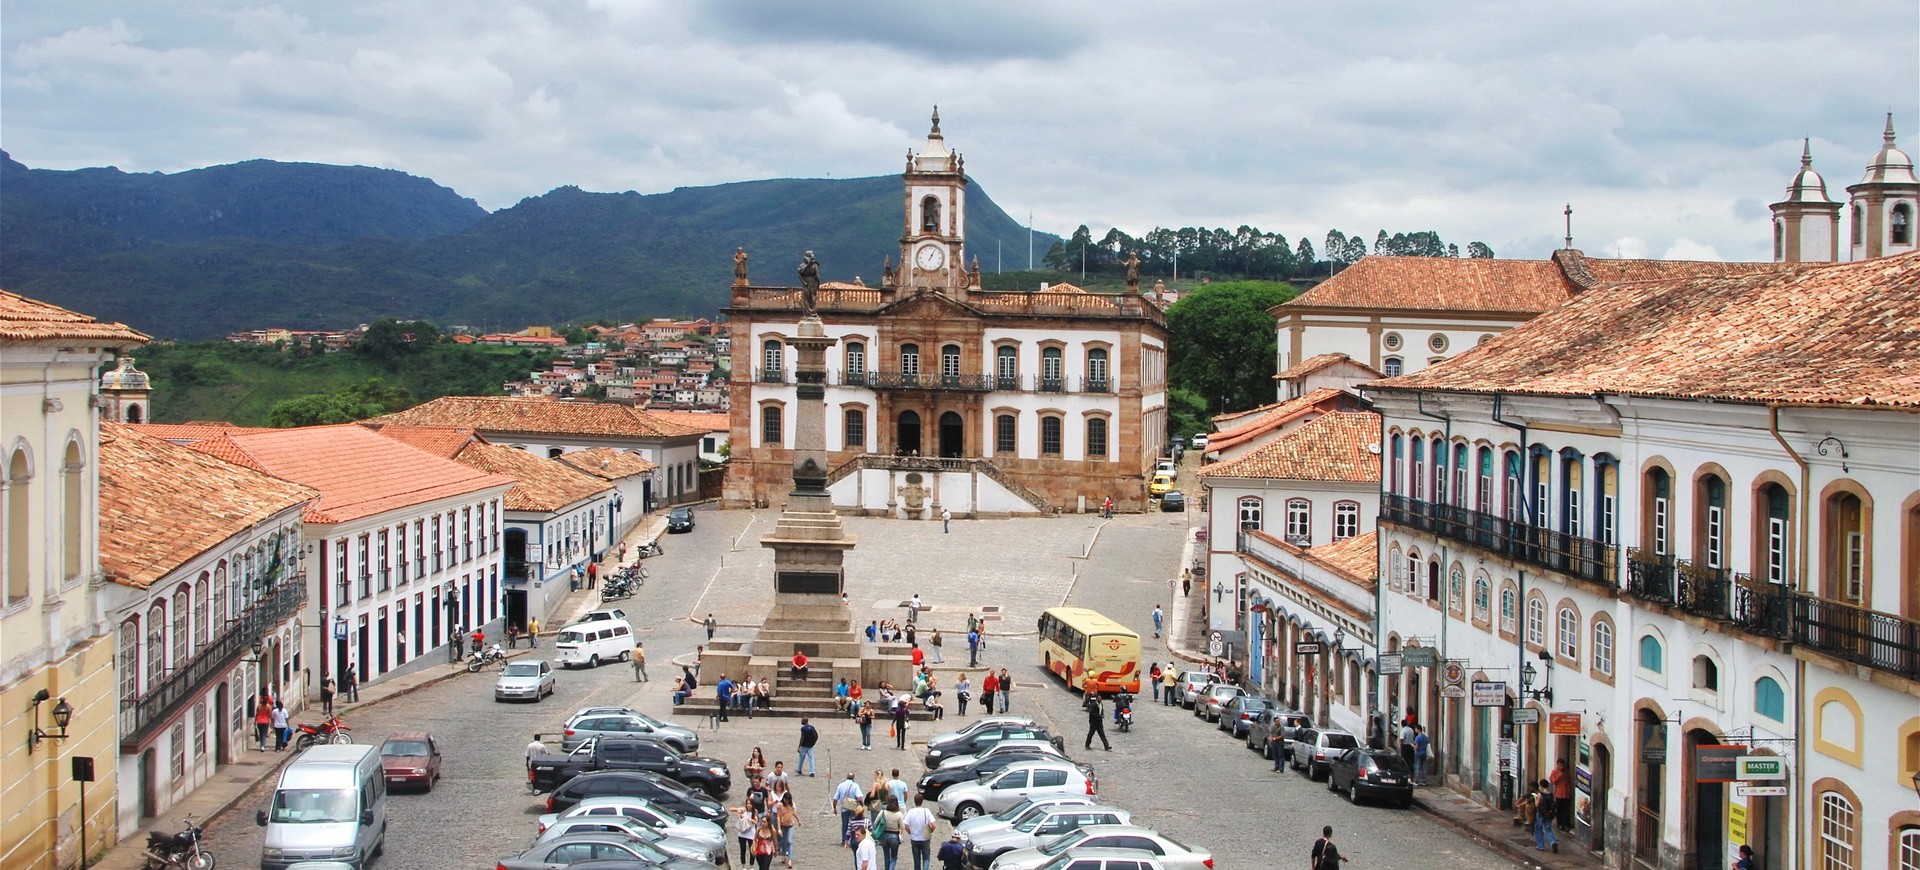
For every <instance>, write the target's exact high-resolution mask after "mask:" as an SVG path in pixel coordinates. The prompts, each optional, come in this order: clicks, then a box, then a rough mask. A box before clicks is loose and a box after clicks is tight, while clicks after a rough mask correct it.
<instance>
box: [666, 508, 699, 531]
mask: <svg viewBox="0 0 1920 870" xmlns="http://www.w3.org/2000/svg"><path fill="white" fill-rule="evenodd" d="M691 531H693V508H690V507H677V508H674V509H673V510H671V511H668V512H667V534H670V535H677V534H680V533H681V532H691Z"/></svg>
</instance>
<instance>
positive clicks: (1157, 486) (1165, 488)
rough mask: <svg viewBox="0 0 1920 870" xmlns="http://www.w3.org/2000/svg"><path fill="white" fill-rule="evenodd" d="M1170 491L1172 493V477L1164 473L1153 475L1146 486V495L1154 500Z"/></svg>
mask: <svg viewBox="0 0 1920 870" xmlns="http://www.w3.org/2000/svg"><path fill="white" fill-rule="evenodd" d="M1172 491H1173V475H1171V474H1168V473H1166V472H1164V471H1162V472H1159V473H1157V474H1155V475H1154V476H1153V480H1152V481H1151V482H1149V483H1148V484H1147V495H1150V496H1153V497H1155V498H1159V497H1160V496H1163V495H1166V494H1167V493H1169V492H1172Z"/></svg>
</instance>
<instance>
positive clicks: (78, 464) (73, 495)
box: [60, 444, 87, 580]
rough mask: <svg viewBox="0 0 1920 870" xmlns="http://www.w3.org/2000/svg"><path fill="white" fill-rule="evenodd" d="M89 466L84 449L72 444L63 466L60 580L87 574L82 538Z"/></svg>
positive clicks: (61, 464) (85, 523)
mask: <svg viewBox="0 0 1920 870" xmlns="http://www.w3.org/2000/svg"><path fill="white" fill-rule="evenodd" d="M84 483H86V463H84V462H83V461H82V460H81V458H80V445H79V444H68V445H67V455H66V460H65V461H64V462H62V463H60V489H61V492H60V507H61V508H62V516H61V523H60V544H61V546H60V577H61V579H63V580H73V579H76V578H78V577H79V576H80V574H81V572H82V571H84V570H86V569H85V567H84V566H82V565H81V564H80V535H81V532H82V531H83V530H85V529H86V527H87V522H86V516H85V514H86V509H87V505H86V500H85V499H84V498H83V497H82V493H83V492H85V489H84V487H83V486H82V485H83V484H84Z"/></svg>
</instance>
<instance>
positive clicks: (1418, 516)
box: [1380, 495, 1617, 589]
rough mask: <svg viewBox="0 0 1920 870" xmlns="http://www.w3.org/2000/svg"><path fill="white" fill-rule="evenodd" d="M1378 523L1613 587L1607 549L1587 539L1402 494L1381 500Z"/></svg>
mask: <svg viewBox="0 0 1920 870" xmlns="http://www.w3.org/2000/svg"><path fill="white" fill-rule="evenodd" d="M1380 518H1381V519H1383V520H1387V521H1389V522H1393V523H1397V524H1399V525H1403V526H1407V527H1409V528H1414V529H1418V530H1420V531H1423V532H1428V533H1431V534H1433V535H1437V536H1439V537H1442V538H1447V539H1448V540H1452V541H1458V542H1460V543H1462V544H1467V545H1469V546H1472V547H1477V548H1479V549H1481V550H1485V551H1487V552H1490V553H1494V554H1496V555H1499V556H1504V557H1506V558H1508V559H1512V560H1514V561H1516V562H1524V563H1526V564H1529V565H1533V566H1535V567H1539V568H1545V569H1547V570H1550V571H1554V572H1556V573H1559V574H1564V575H1566V576H1568V577H1573V578H1576V579H1580V580H1585V581H1587V582H1590V583H1598V584H1601V585H1603V586H1606V587H1608V588H1609V589H1611V588H1613V587H1614V585H1615V583H1616V582H1617V581H1616V580H1615V579H1614V565H1613V549H1612V548H1611V547H1609V546H1607V544H1606V543H1605V542H1602V541H1596V540H1594V539H1592V538H1583V537H1580V536H1578V535H1569V534H1567V533H1565V532H1556V531H1554V530H1552V529H1542V528H1538V527H1535V526H1531V525H1528V524H1526V523H1523V522H1519V521H1517V520H1510V519H1507V518H1505V517H1501V516H1496V515H1494V514H1489V513H1482V512H1480V511H1476V510H1472V509H1470V508H1464V507H1459V506H1456V505H1448V504H1435V503H1433V502H1428V501H1416V500H1414V499H1411V498H1408V497H1407V496H1404V495H1389V496H1384V497H1382V498H1381V500H1380Z"/></svg>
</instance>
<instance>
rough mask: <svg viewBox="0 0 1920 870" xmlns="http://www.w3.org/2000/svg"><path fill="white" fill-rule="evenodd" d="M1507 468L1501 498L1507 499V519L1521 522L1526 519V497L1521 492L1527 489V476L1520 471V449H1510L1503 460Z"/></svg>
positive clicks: (1503, 464)
mask: <svg viewBox="0 0 1920 870" xmlns="http://www.w3.org/2000/svg"><path fill="white" fill-rule="evenodd" d="M1502 466H1503V467H1504V468H1505V472H1504V473H1505V475H1506V482H1505V483H1504V484H1502V485H1501V496H1500V497H1501V498H1503V499H1505V500H1506V505H1507V519H1508V520H1511V521H1513V522H1516V523H1517V522H1521V521H1522V520H1524V519H1526V515H1527V507H1526V499H1524V498H1522V497H1521V494H1522V493H1524V492H1525V491H1526V484H1525V478H1524V476H1523V475H1522V474H1521V472H1520V451H1518V450H1509V451H1507V452H1506V459H1505V460H1504V461H1503V462H1502Z"/></svg>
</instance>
